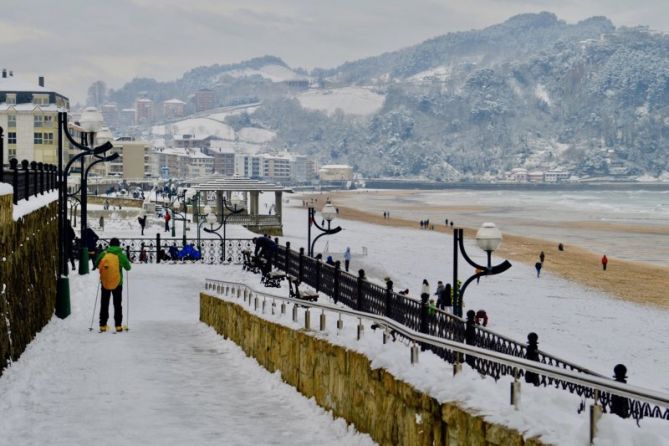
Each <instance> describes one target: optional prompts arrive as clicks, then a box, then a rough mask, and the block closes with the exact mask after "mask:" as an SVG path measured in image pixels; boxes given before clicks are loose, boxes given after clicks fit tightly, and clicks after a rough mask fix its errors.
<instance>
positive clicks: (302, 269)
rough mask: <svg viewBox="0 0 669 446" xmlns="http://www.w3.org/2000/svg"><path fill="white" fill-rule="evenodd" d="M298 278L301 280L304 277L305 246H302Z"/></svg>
mask: <svg viewBox="0 0 669 446" xmlns="http://www.w3.org/2000/svg"><path fill="white" fill-rule="evenodd" d="M297 279H298V280H299V281H300V282H302V281H303V279H304V248H300V266H299V269H298V271H297Z"/></svg>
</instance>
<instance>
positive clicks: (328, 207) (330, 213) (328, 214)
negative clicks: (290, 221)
mask: <svg viewBox="0 0 669 446" xmlns="http://www.w3.org/2000/svg"><path fill="white" fill-rule="evenodd" d="M308 215H309V224H308V227H307V248H308V252H307V254H308V255H309V257H313V256H314V245H315V244H316V241H317V240H318V239H319V238H321V237H323V236H324V235H332V234H336V233H338V232H339V231H341V226H337V227H336V228H331V224H332V220H334V219H335V216H336V215H337V209H336V208H335V207H334V206H333V205H332V203H330V200H328V201H327V202H326V203H325V206H323V209H321V216H322V217H323V219H324V220H325V221H327V222H328V227H327V228H324V227H322V226H321V225H319V224H318V223H316V219H315V215H316V210H315V209H314V208H313V207H310V208H309V212H308ZM312 225H313V226H316V228H318V230H320V231H321V234H318V235H317V236H316V238H315V239H314V241H313V242H312V241H311V226H312Z"/></svg>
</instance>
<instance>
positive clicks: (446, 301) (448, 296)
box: [437, 283, 453, 311]
mask: <svg viewBox="0 0 669 446" xmlns="http://www.w3.org/2000/svg"><path fill="white" fill-rule="evenodd" d="M437 306H438V307H439V309H441V310H444V311H447V310H448V308H449V307H453V289H452V288H451V284H450V283H447V284H446V285H444V291H443V293H441V306H439V303H438V302H437Z"/></svg>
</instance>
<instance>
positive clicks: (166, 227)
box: [165, 209, 172, 232]
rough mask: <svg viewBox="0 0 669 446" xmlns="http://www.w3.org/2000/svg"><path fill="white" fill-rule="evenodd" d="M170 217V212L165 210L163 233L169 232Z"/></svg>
mask: <svg viewBox="0 0 669 446" xmlns="http://www.w3.org/2000/svg"><path fill="white" fill-rule="evenodd" d="M171 218H172V216H171V215H170V211H169V210H167V209H165V232H168V231H169V230H170V219H171Z"/></svg>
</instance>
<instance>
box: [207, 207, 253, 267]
mask: <svg viewBox="0 0 669 446" xmlns="http://www.w3.org/2000/svg"><path fill="white" fill-rule="evenodd" d="M238 204H241V202H240V201H238V200H233V202H232V207H230V205H229V204H228V201H227V199H226V198H225V197H223V208H222V209H221V224H220V225H218V227H217V228H216V229H213V225H214V223H216V222H217V221H218V220H217V219H216V215H214V214H212V213H211V208H209V212H207V208H208V207H209V206H205V208H204V212H205V213H206V214H207V223H209V224H210V225H211V228H210V229H207V228H204V232H208V233H210V234H211V233H213V234H216V235H217V236H218V237H219V238H221V236H220V234H218V232H217V231H218V230H219V229H221V226H223V238H222V239H221V241H222V242H223V247H222V250H221V252H222V257H221V258H222V260H223V261H224V262H225V261H226V260H227V259H226V256H225V245H226V243H225V242H226V239H227V238H226V231H225V228H226V226H227V224H228V219H229V218H230V217H232V216H233V215H237V214H239V213H240V212H243V211H244V208H243V207H240V208H238V207H237V205H238ZM225 211H228V212H227V213H226V212H225ZM212 216H213V220H212V218H211V217H212Z"/></svg>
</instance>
